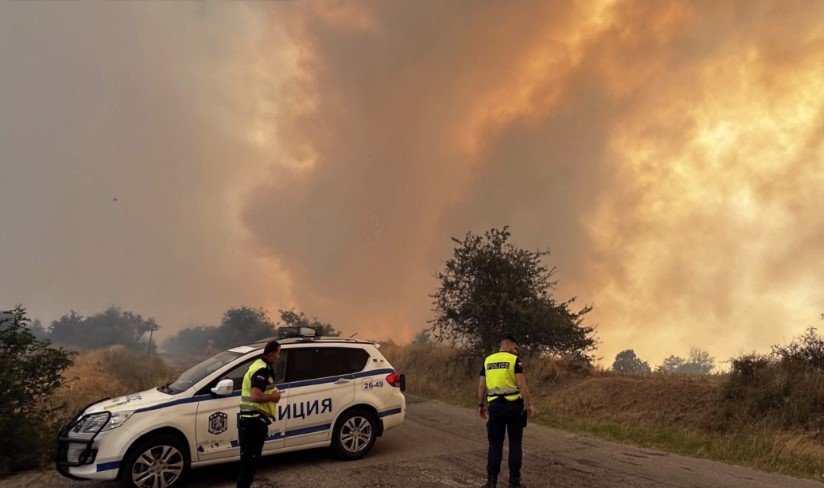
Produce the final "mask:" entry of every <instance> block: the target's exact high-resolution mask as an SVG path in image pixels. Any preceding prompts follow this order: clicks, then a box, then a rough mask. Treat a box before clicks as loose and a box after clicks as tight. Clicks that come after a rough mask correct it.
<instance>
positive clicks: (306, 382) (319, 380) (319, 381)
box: [134, 368, 395, 413]
mask: <svg viewBox="0 0 824 488" xmlns="http://www.w3.org/2000/svg"><path fill="white" fill-rule="evenodd" d="M394 372H395V370H394V369H391V368H386V369H373V370H371V371H359V372H357V373H353V374H344V375H338V376H327V377H325V378H317V379H313V380H302V381H292V382H289V383H282V384H280V385H278V389H279V390H288V389H290V388H301V387H303V386H311V385H322V384H324V383H334V382H336V381H338V380H339V379H341V378H346V379H350V380H351V379H356V378H364V377H367V376H374V375H378V374H384V373H385V374H391V373H394ZM235 396H240V392H239V391H236V392H234V393H232V394H231V395H227V396H215V395H209V394H207V395H195V396H193V397H189V398H181V399H179V400H172V401H170V402H166V403H160V404H158V405H152V406H151V407H144V408H139V409H137V410H135V411H134V413H140V412H150V411H152V410H158V409H161V408H167V407H173V406H175V405H183V404H186V403H194V402H204V401H209V400H217V399H219V398H227V397H235Z"/></svg>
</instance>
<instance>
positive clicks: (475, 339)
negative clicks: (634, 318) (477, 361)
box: [430, 227, 595, 362]
mask: <svg viewBox="0 0 824 488" xmlns="http://www.w3.org/2000/svg"><path fill="white" fill-rule="evenodd" d="M509 237H510V232H509V230H508V228H507V227H504V228H503V229H494V228H493V229H491V230H489V231H487V232H485V233H484V235H482V236H480V235H475V234H473V233H471V232H468V233H467V234H466V236H465V237H464V238H463V239H462V240H459V239H455V238H453V239H452V240H453V241H454V242H455V244H456V247H455V249H454V251H453V254H452V257H451V258H450V259H449V260H447V261H446V263H445V267H444V270H443V271H441V272H439V273H438V275H437V277H438V279H439V280H440V288H439V289H438V290H437V291H436V292H435V293H434V294H433V295H431V297H432V298H433V302H432V310H433V312H434V313H435V318H434V319H433V320H432V321H430V323H432V331H433V333H434V336H435V338H436V339H437V340H440V341H451V342H452V343H453V344H456V345H461V346H464V347H467V348H469V349H472V350H474V351H477V352H486V351H491V350H494V349H495V348H496V347H497V345H498V343H499V341H500V340H501V337H503V336H504V335H505V334H509V335H513V336H515V338H516V339H517V340H518V342H519V343H520V345H521V349H522V350H525V351H526V352H548V353H555V354H559V355H565V356H575V357H579V358H581V359H585V360H586V361H587V362H590V361H591V357H590V353H591V351H592V350H593V349H594V347H595V339H594V338H593V333H594V327H592V326H588V325H585V324H584V316H585V315H586V314H587V313H588V312H589V311H590V310H591V307H584V308H582V309H580V310H577V311H574V310H572V309H571V306H572V304H573V302H574V301H575V298H572V299H569V300H567V301H563V302H558V301H556V299H555V297H554V296H553V294H552V290H553V288H554V287H555V285H556V282H555V281H553V280H552V276H553V274H554V273H555V268H554V267H553V268H548V267H547V266H545V265H544V264H543V257H544V256H547V255H548V254H549V251H541V250H538V251H528V250H525V249H520V248H517V247H515V246H513V245H512V244H511V243H510V242H509Z"/></svg>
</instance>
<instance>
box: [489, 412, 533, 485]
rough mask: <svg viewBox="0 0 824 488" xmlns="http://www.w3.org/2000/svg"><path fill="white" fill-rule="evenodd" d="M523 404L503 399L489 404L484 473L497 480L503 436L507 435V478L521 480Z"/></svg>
mask: <svg viewBox="0 0 824 488" xmlns="http://www.w3.org/2000/svg"><path fill="white" fill-rule="evenodd" d="M523 413H524V402H523V401H517V402H507V401H505V400H503V399H499V400H493V401H492V402H490V403H489V420H488V421H487V423H486V432H487V435H488V437H489V455H488V456H487V461H486V473H487V475H488V476H489V477H490V478H493V479H497V477H498V473H500V472H501V458H503V455H504V436H505V434H506V433H507V432H508V433H509V477H510V478H515V479H520V478H521V457H522V451H521V444H522V441H523V435H524V416H523Z"/></svg>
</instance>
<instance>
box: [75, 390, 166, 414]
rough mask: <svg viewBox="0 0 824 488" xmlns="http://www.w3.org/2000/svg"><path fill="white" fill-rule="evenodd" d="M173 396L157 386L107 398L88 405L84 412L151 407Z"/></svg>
mask: <svg viewBox="0 0 824 488" xmlns="http://www.w3.org/2000/svg"><path fill="white" fill-rule="evenodd" d="M173 398H174V396H172V395H169V394H167V393H162V392H160V391H158V390H157V388H152V389H151V390H146V391H141V392H139V393H131V394H129V395H124V396H120V397H117V398H109V399H107V400H102V401H99V402H97V403H95V404H93V405H90V406H89V407H88V408H87V409H86V411H85V412H84V413H86V414H90V413H97V412H103V411H106V410H108V411H110V412H113V413H114V412H125V411H134V410H137V409H140V408H145V407H151V406H154V405H157V404H159V403H163V402H168V401H169V400H171V399H173Z"/></svg>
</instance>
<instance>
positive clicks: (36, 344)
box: [0, 307, 73, 476]
mask: <svg viewBox="0 0 824 488" xmlns="http://www.w3.org/2000/svg"><path fill="white" fill-rule="evenodd" d="M28 322H29V319H28V318H26V312H25V310H24V309H23V308H21V307H18V308H16V309H14V310H11V311H8V312H0V439H3V442H2V443H0V476H5V475H8V474H9V473H12V472H14V471H18V470H21V469H27V468H32V467H36V466H39V465H40V464H42V463H43V462H44V461H45V460H46V459H48V458H49V457H50V456H51V455H52V453H53V449H54V433H55V432H56V429H57V425H56V423H57V421H58V420H57V419H58V417H59V414H60V412H61V411H62V410H63V409H64V405H63V404H62V403H61V402H57V401H55V400H54V398H55V397H54V392H55V390H57V389H58V388H59V387H60V386H61V385H62V384H63V381H64V380H63V374H62V373H63V371H64V370H65V369H66V368H68V367H69V366H71V364H72V355H73V354H72V353H71V352H69V351H67V350H65V349H63V348H54V347H52V346H51V345H50V344H49V343H48V342H46V341H41V340H38V339H37V338H36V337H35V336H34V334H33V333H32V332H31V330H30V329H29V327H27V323H28Z"/></svg>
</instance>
